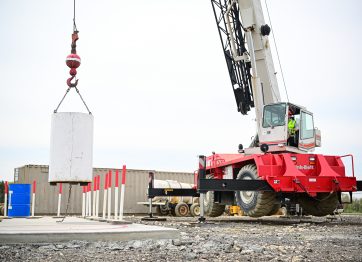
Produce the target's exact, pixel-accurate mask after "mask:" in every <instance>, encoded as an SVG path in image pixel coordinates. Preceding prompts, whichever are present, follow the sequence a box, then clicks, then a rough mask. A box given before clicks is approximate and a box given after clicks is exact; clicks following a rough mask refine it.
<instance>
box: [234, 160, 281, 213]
mask: <svg viewBox="0 0 362 262" xmlns="http://www.w3.org/2000/svg"><path fill="white" fill-rule="evenodd" d="M237 179H245V180H251V179H259V176H258V171H257V169H256V166H255V165H253V164H251V165H246V166H244V167H242V168H241V169H240V171H239V174H238V176H237ZM235 197H236V201H237V203H238V205H239V206H240V208H241V209H242V210H243V211H244V214H245V215H246V216H250V217H261V216H267V215H269V214H270V213H271V212H272V211H273V209H274V208H275V207H276V205H277V204H278V200H277V198H276V193H275V192H262V191H237V192H235Z"/></svg>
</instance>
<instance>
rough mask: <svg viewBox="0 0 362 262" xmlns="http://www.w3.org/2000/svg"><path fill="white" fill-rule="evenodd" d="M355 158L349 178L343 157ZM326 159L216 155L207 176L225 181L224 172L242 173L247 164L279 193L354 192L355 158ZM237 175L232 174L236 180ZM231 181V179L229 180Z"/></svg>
mask: <svg viewBox="0 0 362 262" xmlns="http://www.w3.org/2000/svg"><path fill="white" fill-rule="evenodd" d="M347 156H348V157H351V158H352V176H346V172H345V166H344V164H343V162H342V160H341V158H342V157H347ZM347 156H325V155H321V154H293V153H280V154H255V155H250V156H245V155H243V154H214V155H212V156H209V157H207V160H206V172H207V173H212V174H213V177H214V179H225V178H226V174H225V168H226V167H228V166H231V167H232V170H239V169H240V168H241V167H243V166H244V165H247V164H255V165H256V167H257V170H258V175H259V177H260V179H262V180H266V181H267V182H268V184H269V185H270V186H271V187H272V188H273V189H274V190H275V191H276V192H284V193H293V192H294V193H308V194H309V195H310V196H316V194H317V193H321V192H336V191H339V192H355V191H357V187H356V178H355V177H354V171H353V168H354V167H353V156H352V155H347ZM236 176H237V172H233V179H235V178H236ZM228 178H230V177H228Z"/></svg>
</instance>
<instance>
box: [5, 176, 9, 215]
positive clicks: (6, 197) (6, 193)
mask: <svg viewBox="0 0 362 262" xmlns="http://www.w3.org/2000/svg"><path fill="white" fill-rule="evenodd" d="M8 192H9V188H8V182H7V181H5V198H4V200H5V202H4V217H7V216H8Z"/></svg>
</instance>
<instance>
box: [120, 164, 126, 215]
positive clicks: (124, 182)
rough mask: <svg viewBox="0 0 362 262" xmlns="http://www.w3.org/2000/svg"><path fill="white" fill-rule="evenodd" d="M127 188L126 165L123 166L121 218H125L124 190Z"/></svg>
mask: <svg viewBox="0 0 362 262" xmlns="http://www.w3.org/2000/svg"><path fill="white" fill-rule="evenodd" d="M125 190H126V166H125V165H124V166H123V168H122V184H121V201H120V202H121V203H120V206H119V220H123V208H124V192H125Z"/></svg>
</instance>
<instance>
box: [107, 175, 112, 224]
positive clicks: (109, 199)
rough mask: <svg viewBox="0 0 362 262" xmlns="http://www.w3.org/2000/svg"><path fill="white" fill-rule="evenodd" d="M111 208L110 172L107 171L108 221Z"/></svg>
mask: <svg viewBox="0 0 362 262" xmlns="http://www.w3.org/2000/svg"><path fill="white" fill-rule="evenodd" d="M111 208H112V171H111V170H109V176H108V216H107V218H108V219H111Z"/></svg>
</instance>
